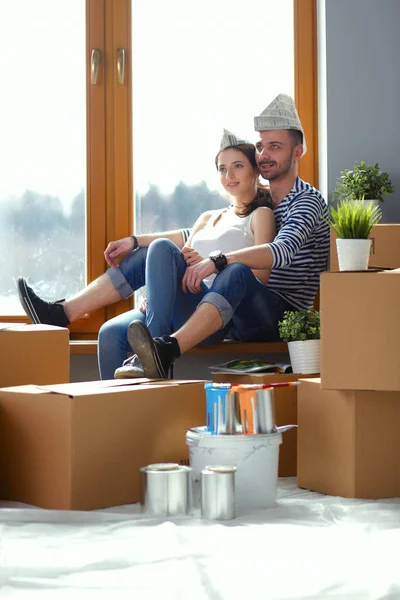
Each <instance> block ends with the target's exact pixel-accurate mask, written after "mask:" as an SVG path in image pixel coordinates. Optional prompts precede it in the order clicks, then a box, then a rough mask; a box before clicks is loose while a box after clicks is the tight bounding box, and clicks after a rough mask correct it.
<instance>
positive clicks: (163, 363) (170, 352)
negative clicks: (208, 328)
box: [128, 321, 181, 379]
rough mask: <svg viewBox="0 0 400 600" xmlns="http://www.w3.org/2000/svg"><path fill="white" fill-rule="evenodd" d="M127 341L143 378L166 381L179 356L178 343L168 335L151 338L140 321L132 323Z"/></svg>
mask: <svg viewBox="0 0 400 600" xmlns="http://www.w3.org/2000/svg"><path fill="white" fill-rule="evenodd" d="M128 341H129V343H130V345H131V347H132V348H135V352H136V354H137V355H138V357H139V359H140V362H141V363H142V367H143V372H144V377H148V378H149V379H160V378H161V379H167V378H168V376H169V374H170V372H171V371H172V366H173V364H174V362H175V359H177V358H179V357H180V355H181V352H180V349H179V344H178V341H177V340H176V339H175V338H172V337H170V336H169V335H164V336H162V337H156V338H152V337H151V335H150V332H149V330H148V329H147V327H146V325H144V323H142V321H132V323H129V327H128Z"/></svg>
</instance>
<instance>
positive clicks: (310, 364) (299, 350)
mask: <svg viewBox="0 0 400 600" xmlns="http://www.w3.org/2000/svg"><path fill="white" fill-rule="evenodd" d="M288 347H289V355H290V364H291V365H292V369H293V373H303V374H304V375H306V374H310V373H311V374H313V373H319V372H320V340H305V341H304V342H302V341H301V342H289V343H288Z"/></svg>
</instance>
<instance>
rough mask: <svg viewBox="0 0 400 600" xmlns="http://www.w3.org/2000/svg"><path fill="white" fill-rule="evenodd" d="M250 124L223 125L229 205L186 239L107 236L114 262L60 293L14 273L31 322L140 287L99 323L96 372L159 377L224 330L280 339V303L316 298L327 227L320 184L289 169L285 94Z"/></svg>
mask: <svg viewBox="0 0 400 600" xmlns="http://www.w3.org/2000/svg"><path fill="white" fill-rule="evenodd" d="M254 122H255V130H256V131H258V132H259V139H258V141H257V143H256V145H255V146H254V145H253V144H251V143H249V142H247V141H245V140H241V139H238V138H237V137H236V136H235V135H233V134H231V133H230V132H228V131H226V130H224V135H223V138H222V142H221V148H220V150H219V152H218V154H217V157H216V159H215V162H216V166H217V170H218V172H219V174H220V179H221V183H222V185H223V187H224V188H225V190H226V191H227V192H228V194H229V195H230V198H231V204H230V206H229V207H227V208H225V209H223V210H216V211H208V212H206V213H203V214H202V215H201V216H200V217H199V218H198V220H197V221H196V223H195V224H194V226H193V228H192V230H191V232H190V235H189V238H188V239H187V240H185V231H181V230H179V231H172V232H167V233H162V234H153V235H151V234H149V235H147V234H145V235H138V236H131V237H128V238H124V239H122V240H118V241H116V242H111V243H110V244H109V245H108V246H107V248H106V250H105V253H104V254H105V258H106V261H107V263H108V264H109V265H110V268H109V269H108V270H107V271H106V273H104V274H103V275H102V276H101V277H99V278H98V279H96V280H95V281H94V282H92V283H91V284H90V285H89V286H87V287H86V288H84V290H82V291H81V292H80V293H79V294H78V295H76V296H75V297H73V298H71V299H68V300H66V301H60V302H46V301H44V300H42V299H40V298H39V297H38V296H37V295H36V294H35V293H34V291H33V290H32V289H31V288H30V287H29V286H28V285H27V282H26V280H25V279H24V278H19V280H18V292H19V297H20V300H21V303H22V305H23V307H24V310H25V311H26V313H27V314H28V316H29V317H30V318H31V320H32V321H33V322H34V323H47V324H52V325H60V326H66V325H68V324H69V323H70V322H71V321H73V320H75V319H77V318H79V317H80V316H82V315H84V314H86V313H87V312H90V311H93V310H96V309H99V308H103V307H104V306H107V305H109V304H112V303H114V302H117V301H118V300H120V299H121V298H128V297H129V296H130V295H132V294H133V293H134V291H135V290H137V289H139V288H140V287H142V286H143V285H146V309H145V310H133V311H129V312H127V313H125V314H123V315H120V316H118V317H115V318H114V319H111V320H110V321H108V322H106V323H105V324H104V325H103V326H102V327H101V329H100V331H99V345H98V353H99V355H98V356H99V369H100V375H101V378H102V379H110V378H112V377H113V376H115V377H141V376H145V377H150V378H160V377H161V378H166V377H168V375H169V372H170V369H171V367H172V365H173V363H174V361H175V360H176V359H177V358H179V356H180V355H181V354H183V353H184V352H187V351H188V350H189V349H190V348H192V347H194V346H196V345H198V344H200V343H214V342H217V341H221V340H223V339H225V338H227V337H229V338H230V339H233V340H237V341H277V340H279V332H278V322H279V321H280V320H281V319H282V318H283V313H284V312H285V311H287V310H299V309H303V308H310V307H311V306H312V304H313V301H314V298H315V295H316V292H317V290H318V287H319V276H320V273H321V271H324V270H325V269H326V266H327V260H328V252H329V226H328V224H327V219H328V210H327V206H326V203H325V201H324V199H323V198H322V196H321V194H320V193H319V192H318V191H317V190H316V189H315V188H313V187H312V186H311V185H310V184H308V183H305V182H304V181H302V180H301V179H300V178H299V177H298V175H297V169H298V161H299V160H300V158H301V157H302V156H303V155H304V153H305V151H306V144H305V139H304V132H303V128H302V126H301V123H300V120H299V117H298V114H297V110H296V107H295V105H294V103H293V100H292V99H291V98H290V97H289V96H286V95H284V94H280V95H279V96H277V98H275V100H273V102H272V103H271V104H270V105H269V106H268V107H267V108H266V109H265V110H264V111H263V113H261V115H260V116H258V117H255V119H254ZM260 173H261V175H262V177H263V178H264V179H266V180H268V181H269V189H268V188H266V187H264V186H262V185H261V184H260V183H259V174H260ZM325 219H326V220H325ZM121 256H124V258H123V259H122V260H121V261H120V262H119V263H117V262H116V259H117V258H119V257H121ZM132 351H133V352H134V355H133V356H132V357H130V358H128V359H127V355H128V352H132ZM123 362H124V365H123V366H121V365H122V363H123Z"/></svg>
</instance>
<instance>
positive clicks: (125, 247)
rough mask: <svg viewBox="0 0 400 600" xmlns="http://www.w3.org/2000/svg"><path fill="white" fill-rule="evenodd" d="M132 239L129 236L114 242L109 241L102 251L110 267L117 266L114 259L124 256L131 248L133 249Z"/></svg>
mask: <svg viewBox="0 0 400 600" xmlns="http://www.w3.org/2000/svg"><path fill="white" fill-rule="evenodd" d="M133 246H134V241H133V238H131V237H126V238H122V239H121V240H117V241H116V242H110V243H109V244H108V246H107V248H106V249H105V251H104V258H105V259H106V261H107V264H109V265H110V267H119V264H118V263H117V262H116V259H117V258H119V257H120V256H125V254H128V252H130V251H131V250H133Z"/></svg>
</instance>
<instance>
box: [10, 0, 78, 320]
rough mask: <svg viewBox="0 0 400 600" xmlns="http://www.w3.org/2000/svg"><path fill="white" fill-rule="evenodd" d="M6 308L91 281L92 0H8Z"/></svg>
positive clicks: (13, 308)
mask: <svg viewBox="0 0 400 600" xmlns="http://www.w3.org/2000/svg"><path fill="white" fill-rule="evenodd" d="M0 70H1V73H2V80H3V84H4V86H3V92H2V94H1V97H0V131H1V138H2V143H1V145H0V164H1V177H0V265H1V266H0V314H2V315H12V314H14V315H18V314H23V311H22V308H21V306H20V304H19V301H18V299H17V296H16V290H15V280H16V278H17V277H18V276H19V275H23V276H25V277H28V278H29V281H30V282H32V283H33V284H34V287H35V289H36V290H38V291H39V293H40V294H41V295H43V296H44V297H48V298H49V299H52V300H55V299H59V298H63V297H65V296H66V295H70V294H71V293H74V292H76V291H77V290H78V289H80V288H81V287H82V286H83V285H84V284H85V272H86V269H85V231H86V226H85V204H86V202H85V187H86V114H85V109H86V91H85V86H86V83H85V2H84V1H83V0H69V1H68V2H57V1H54V0H35V1H34V2H33V1H32V0H12V2H1V3H0Z"/></svg>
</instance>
